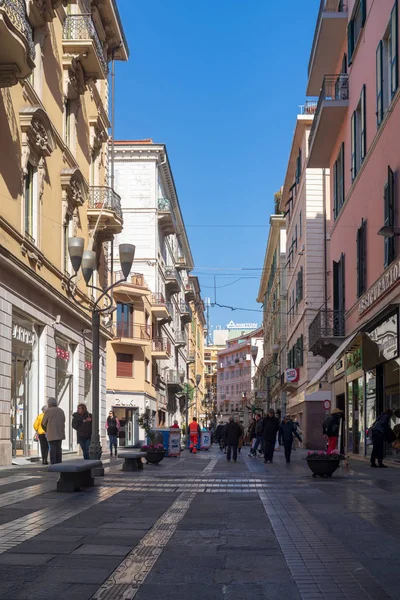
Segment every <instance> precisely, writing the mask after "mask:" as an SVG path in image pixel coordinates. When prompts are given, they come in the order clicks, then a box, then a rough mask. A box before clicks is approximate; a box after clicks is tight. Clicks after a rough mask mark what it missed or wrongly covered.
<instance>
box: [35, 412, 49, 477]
mask: <svg viewBox="0 0 400 600" xmlns="http://www.w3.org/2000/svg"><path fill="white" fill-rule="evenodd" d="M46 409H47V406H42V412H41V413H40V415H38V416H37V417H36V419H35V422H34V424H33V429H34V430H35V431H36V433H37V435H38V437H39V443H40V452H41V455H42V464H43V465H48V464H49V463H48V460H47V458H48V456H49V444H48V441H47V438H46V432H45V430H44V429H43V427H42V421H43V417H44V413H45V412H46Z"/></svg>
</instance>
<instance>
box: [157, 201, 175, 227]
mask: <svg viewBox="0 0 400 600" xmlns="http://www.w3.org/2000/svg"><path fill="white" fill-rule="evenodd" d="M157 215H158V223H159V225H160V228H161V230H162V231H163V233H164V235H171V234H172V233H175V222H174V217H173V214H172V208H171V202H170V201H169V200H168V198H159V199H158V203H157Z"/></svg>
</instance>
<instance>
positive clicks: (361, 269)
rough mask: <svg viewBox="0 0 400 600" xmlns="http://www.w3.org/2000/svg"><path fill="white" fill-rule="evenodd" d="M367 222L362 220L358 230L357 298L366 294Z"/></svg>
mask: <svg viewBox="0 0 400 600" xmlns="http://www.w3.org/2000/svg"><path fill="white" fill-rule="evenodd" d="M366 231H367V229H366V221H364V219H362V221H361V227H359V228H358V229H357V296H358V297H360V296H362V294H363V293H364V292H365V288H366V285H365V275H366Z"/></svg>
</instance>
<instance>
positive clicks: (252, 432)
mask: <svg viewBox="0 0 400 600" xmlns="http://www.w3.org/2000/svg"><path fill="white" fill-rule="evenodd" d="M255 437H256V420H255V418H254V417H252V419H251V421H250V423H249V426H248V428H247V433H246V440H247V443H248V444H249V445H250V452H251V447H252V445H253V440H254V439H255Z"/></svg>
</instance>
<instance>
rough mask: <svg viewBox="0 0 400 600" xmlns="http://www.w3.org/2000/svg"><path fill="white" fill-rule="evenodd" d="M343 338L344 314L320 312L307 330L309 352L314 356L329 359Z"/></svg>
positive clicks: (334, 311)
mask: <svg viewBox="0 0 400 600" xmlns="http://www.w3.org/2000/svg"><path fill="white" fill-rule="evenodd" d="M344 337H345V319H344V313H343V312H342V311H338V310H320V311H319V313H318V314H317V316H316V317H315V319H314V320H313V321H312V323H311V325H310V327H309V328H308V339H309V351H310V352H312V353H313V355H314V356H322V357H323V358H326V359H328V358H330V357H331V356H332V354H333V353H334V352H335V350H337V349H338V347H339V346H340V344H341V343H342V342H343V340H344Z"/></svg>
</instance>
